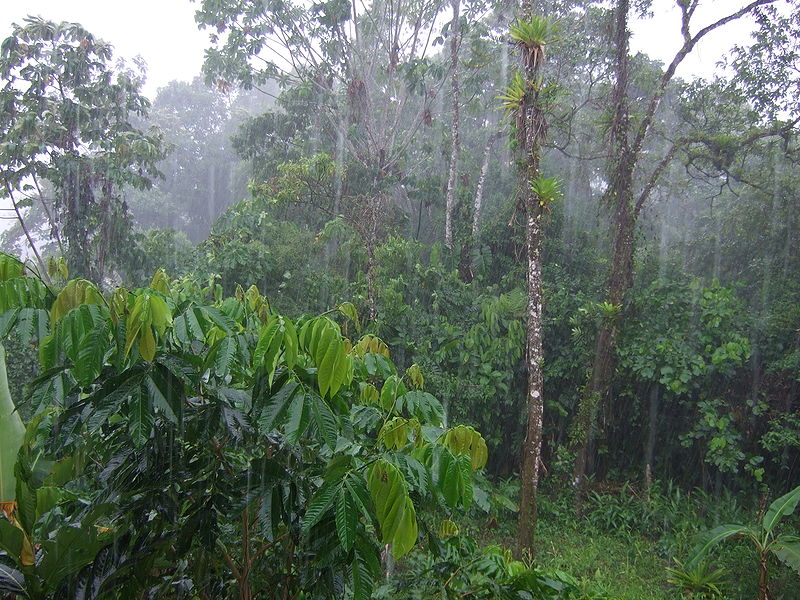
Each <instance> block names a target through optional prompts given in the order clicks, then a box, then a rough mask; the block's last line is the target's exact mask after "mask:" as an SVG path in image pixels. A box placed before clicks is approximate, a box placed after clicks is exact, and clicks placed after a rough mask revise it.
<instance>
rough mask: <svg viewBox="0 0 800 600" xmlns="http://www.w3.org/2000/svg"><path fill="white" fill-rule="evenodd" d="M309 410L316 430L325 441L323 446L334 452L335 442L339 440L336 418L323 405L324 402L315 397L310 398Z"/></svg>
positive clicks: (326, 406) (325, 405)
mask: <svg viewBox="0 0 800 600" xmlns="http://www.w3.org/2000/svg"><path fill="white" fill-rule="evenodd" d="M311 410H312V412H313V415H314V422H315V423H316V424H317V429H318V430H319V432H320V434H321V435H322V439H323V440H325V445H326V446H328V448H330V449H331V450H336V442H337V440H338V439H339V428H338V426H337V424H336V417H335V416H334V414H333V412H332V411H331V409H330V408H329V407H328V405H327V404H325V402H324V400H322V398H320V397H319V396H317V395H314V396H312V403H311Z"/></svg>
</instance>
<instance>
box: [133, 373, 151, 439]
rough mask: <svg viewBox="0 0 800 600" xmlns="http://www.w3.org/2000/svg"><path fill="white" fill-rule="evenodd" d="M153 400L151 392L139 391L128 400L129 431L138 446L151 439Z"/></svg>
mask: <svg viewBox="0 0 800 600" xmlns="http://www.w3.org/2000/svg"><path fill="white" fill-rule="evenodd" d="M153 420H154V417H153V402H152V398H150V396H149V394H147V393H143V392H142V390H141V388H140V389H139V393H136V394H134V395H133V397H132V398H131V399H130V401H129V402H128V433H129V434H130V436H131V439H132V440H133V443H134V445H135V446H136V447H137V448H141V447H142V446H144V445H145V444H146V443H147V440H148V439H150V432H151V431H152V430H153Z"/></svg>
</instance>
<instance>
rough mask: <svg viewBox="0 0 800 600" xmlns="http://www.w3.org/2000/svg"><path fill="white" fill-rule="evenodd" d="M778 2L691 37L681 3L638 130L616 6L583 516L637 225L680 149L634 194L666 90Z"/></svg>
mask: <svg viewBox="0 0 800 600" xmlns="http://www.w3.org/2000/svg"><path fill="white" fill-rule="evenodd" d="M774 1H775V0H753V1H751V2H750V3H749V4H747V5H746V6H744V7H742V8H740V9H739V10H737V11H735V12H732V13H730V14H727V15H725V16H723V17H721V18H719V19H718V20H717V21H715V22H713V23H711V24H710V25H707V26H705V27H703V28H702V29H700V30H699V31H697V33H694V34H692V32H691V21H692V18H693V16H694V14H695V9H696V8H697V6H698V4H697V2H678V8H679V9H680V11H681V35H682V36H683V45H682V46H681V48H680V49H679V50H678V51H677V52H676V54H675V56H674V58H673V59H672V61H671V62H670V64H669V65H668V66H667V68H666V69H665V71H664V73H663V74H662V75H661V79H660V80H659V82H658V84H657V85H656V86H655V90H654V91H653V93H652V95H651V96H650V98H648V99H647V100H646V103H645V104H646V106H645V108H644V110H643V111H641V114H640V116H639V117H638V118H637V119H636V125H635V127H634V126H632V124H631V120H630V110H629V104H628V98H629V90H628V87H629V85H628V70H629V65H630V58H629V52H628V51H629V40H630V32H629V30H628V12H629V10H630V4H631V3H630V0H618V1H617V3H616V7H615V16H614V27H613V32H612V35H613V39H612V43H613V46H614V75H615V82H614V88H613V91H612V94H611V99H612V109H613V113H612V115H613V116H612V122H611V132H610V152H609V154H610V157H611V163H610V166H609V172H608V179H609V185H608V188H607V190H606V192H605V194H604V201H605V203H606V205H607V206H608V207H609V208H610V209H611V211H612V218H611V242H612V256H611V274H610V276H609V279H608V288H607V290H608V291H607V296H606V300H607V302H608V303H610V304H611V305H613V307H615V309H616V310H615V312H613V314H611V315H609V317H608V318H606V319H605V320H604V322H603V324H602V325H601V327H600V331H599V332H598V335H597V342H596V345H595V356H594V362H593V365H592V370H591V375H590V377H589V380H588V382H587V385H586V387H585V388H584V392H583V395H582V398H581V403H580V407H579V409H578V415H577V418H576V421H575V427H574V430H573V443H572V446H573V448H574V450H575V454H576V458H575V473H574V480H573V483H574V485H575V487H576V492H577V493H576V509H577V511H578V512H579V513H580V503H581V496H582V488H583V483H584V478H585V475H586V472H587V464H588V463H589V460H590V457H589V455H588V454H589V449H590V448H591V447H592V443H593V436H594V434H595V422H596V416H597V412H598V409H599V408H601V407H602V408H603V409H604V410H605V412H606V413H609V412H610V406H609V405H608V402H609V401H610V392H611V383H612V378H613V374H614V367H615V364H614V356H615V352H616V345H617V336H618V331H619V326H620V323H621V318H622V316H621V315H622V313H621V311H622V310H623V309H624V306H623V303H624V300H625V295H626V292H627V291H628V290H629V289H630V288H631V286H632V285H633V239H634V231H635V228H636V222H637V219H638V216H639V213H640V211H641V209H642V207H643V206H644V204H645V202H646V201H647V200H648V198H649V197H650V195H651V193H652V191H653V189H654V188H655V186H656V184H657V183H658V181H659V179H660V178H661V176H662V174H663V173H664V170H665V169H666V168H667V167H668V166H669V165H670V164H671V162H672V159H673V158H674V157H675V155H676V153H677V151H678V148H679V145H678V144H673V145H672V146H671V147H670V149H669V150H668V151H667V152H665V153H664V154H663V156H662V158H661V160H660V162H658V164H657V166H656V167H655V168H654V169H653V170H652V171H651V172H650V173H649V174H648V175H647V176H646V177H644V178H643V180H644V181H645V182H646V183H645V184H644V186H643V188H642V190H641V191H640V192H634V189H633V184H634V171H635V170H636V168H637V164H638V162H639V158H640V156H641V154H642V150H643V148H644V144H645V140H646V139H648V136H649V134H650V132H651V129H652V126H653V122H654V118H655V116H656V111H657V110H658V107H659V106H660V104H661V101H662V100H663V99H664V95H665V94H666V92H667V86H668V85H669V83H670V82H671V81H672V78H673V77H674V75H675V71H676V70H677V68H678V66H679V65H680V64H681V63H682V62H683V60H684V59H685V58H686V57H687V56H688V55H689V54H690V53H691V52H692V50H693V49H694V47H695V46H696V45H697V43H698V42H699V41H700V40H701V39H702V38H703V37H705V36H706V35H708V34H709V33H710V32H712V31H714V30H715V29H717V28H719V27H722V26H723V25H726V24H727V23H730V22H731V21H735V20H737V19H739V18H741V17H743V16H745V15H747V14H751V13H752V12H753V11H754V10H755V9H756V8H758V7H759V6H763V5H766V4H771V3H773V2H774Z"/></svg>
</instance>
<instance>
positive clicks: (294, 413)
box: [284, 393, 311, 444]
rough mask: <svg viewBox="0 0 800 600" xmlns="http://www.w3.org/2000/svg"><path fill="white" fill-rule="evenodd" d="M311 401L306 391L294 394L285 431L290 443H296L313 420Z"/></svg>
mask: <svg viewBox="0 0 800 600" xmlns="http://www.w3.org/2000/svg"><path fill="white" fill-rule="evenodd" d="M310 405H311V402H310V401H309V399H308V397H307V395H306V394H304V393H300V394H294V395H293V397H292V400H291V402H290V403H289V408H288V410H287V419H286V427H285V430H284V433H285V434H286V440H287V441H288V442H289V443H290V444H296V443H297V442H298V441H299V440H300V438H301V437H302V435H303V434H304V433H305V431H306V429H308V425H309V423H310V422H311V410H310Z"/></svg>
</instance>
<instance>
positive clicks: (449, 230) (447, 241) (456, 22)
mask: <svg viewBox="0 0 800 600" xmlns="http://www.w3.org/2000/svg"><path fill="white" fill-rule="evenodd" d="M451 6H452V7H453V24H452V26H451V28H450V78H451V79H450V81H451V85H450V101H451V106H452V117H453V121H452V123H451V126H450V135H451V138H452V144H451V146H450V168H449V173H448V176H447V197H446V199H445V216H444V245H445V246H447V247H448V248H451V249H452V247H453V212H454V211H455V204H456V187H457V182H456V174H457V170H458V154H459V150H460V149H461V140H460V139H459V106H458V104H459V96H460V91H459V83H458V50H459V46H460V43H461V26H460V19H461V0H451Z"/></svg>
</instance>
